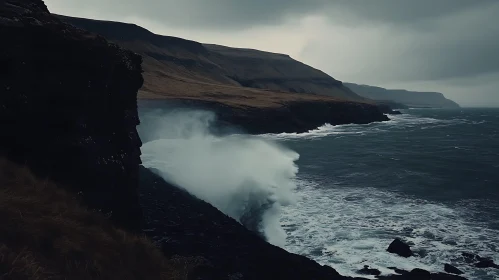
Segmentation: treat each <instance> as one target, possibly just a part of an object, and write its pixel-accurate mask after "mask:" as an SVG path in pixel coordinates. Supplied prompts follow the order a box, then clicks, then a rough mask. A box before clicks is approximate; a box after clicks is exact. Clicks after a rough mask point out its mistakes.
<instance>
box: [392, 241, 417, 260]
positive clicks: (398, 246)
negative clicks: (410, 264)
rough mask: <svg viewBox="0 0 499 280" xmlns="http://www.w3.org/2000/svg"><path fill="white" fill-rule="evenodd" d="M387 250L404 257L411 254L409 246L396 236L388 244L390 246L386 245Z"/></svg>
mask: <svg viewBox="0 0 499 280" xmlns="http://www.w3.org/2000/svg"><path fill="white" fill-rule="evenodd" d="M387 251H388V252H390V253H392V254H397V255H399V256H401V257H404V258H408V257H410V256H412V255H413V253H412V251H411V247H409V245H407V244H406V243H404V242H403V241H402V240H400V239H398V238H397V239H395V240H393V242H392V243H391V244H390V246H388V249H387Z"/></svg>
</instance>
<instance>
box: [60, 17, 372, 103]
mask: <svg viewBox="0 0 499 280" xmlns="http://www.w3.org/2000/svg"><path fill="white" fill-rule="evenodd" d="M59 18H61V19H62V20H64V21H66V22H68V23H71V24H73V25H75V26H78V27H81V28H84V29H87V30H89V31H92V32H95V33H98V34H101V35H103V36H105V37H106V38H108V39H109V40H112V41H113V42H116V43H118V44H120V45H121V46H123V47H126V48H128V49H131V50H133V51H135V52H137V53H140V54H141V55H142V56H143V57H144V64H143V67H144V71H145V72H144V78H145V84H144V87H143V88H142V90H141V92H140V93H139V98H143V99H171V98H186V99H191V100H192V99H196V100H204V101H215V102H219V103H223V104H227V105H229V106H251V107H279V106H281V105H282V104H283V103H287V102H296V101H302V100H303V101H324V102H330V101H338V100H350V101H361V102H369V101H368V100H366V99H365V98H362V97H360V96H358V95H357V94H355V93H353V92H352V91H351V90H350V89H348V88H347V87H345V86H343V84H342V82H341V81H338V80H335V79H334V78H332V77H330V76H328V75H327V74H325V73H323V72H322V71H320V70H317V69H314V68H312V67H310V66H308V65H305V64H303V63H301V62H299V61H296V60H294V59H292V58H291V57H289V56H288V55H283V54H275V53H269V52H264V51H258V50H250V49H237V48H229V47H224V46H218V45H209V44H201V43H198V42H194V41H189V40H184V39H180V38H175V37H169V36H161V35H156V34H153V33H151V32H149V31H148V30H146V29H144V28H141V27H139V26H137V25H134V24H125V23H119V22H109V21H97V20H89V19H81V18H72V17H66V16H59Z"/></svg>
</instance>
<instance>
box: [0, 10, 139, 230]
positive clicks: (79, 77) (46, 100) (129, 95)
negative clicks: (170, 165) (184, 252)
mask: <svg viewBox="0 0 499 280" xmlns="http://www.w3.org/2000/svg"><path fill="white" fill-rule="evenodd" d="M0 38H3V39H2V44H0V125H1V131H2V137H0V154H1V155H3V156H6V157H8V158H9V159H11V160H14V161H17V162H19V163H23V164H27V165H28V166H29V167H30V168H32V169H33V170H35V171H36V172H37V173H38V174H39V175H41V176H46V177H50V178H51V179H53V180H55V181H58V182H60V183H63V184H64V185H66V186H68V187H69V188H71V189H72V190H74V191H75V192H78V193H80V194H82V196H83V198H84V200H85V202H86V203H87V205H89V206H90V207H92V208H95V209H101V210H102V211H103V212H106V213H109V214H110V215H111V217H112V218H113V219H114V220H115V221H116V222H117V223H118V224H119V225H122V226H125V227H127V228H137V229H139V228H140V221H141V211H140V207H139V204H138V199H137V191H136V189H137V184H138V183H137V182H138V181H137V180H138V167H139V163H140V146H141V142H140V139H139V136H138V134H137V131H136V126H137V125H138V123H139V119H138V115H137V103H136V101H137V100H136V96H137V91H138V89H139V88H140V87H141V86H142V84H143V78H142V75H141V73H142V68H141V61H142V58H141V57H140V56H139V55H137V54H135V53H132V52H130V51H127V50H124V49H122V48H120V47H118V46H116V45H114V44H110V43H108V42H107V41H106V40H105V39H104V38H103V37H101V36H97V35H94V34H91V33H89V32H87V31H84V30H81V29H77V28H75V27H73V26H70V25H68V24H65V23H62V22H61V21H60V20H59V19H57V18H55V17H53V16H52V15H51V14H50V13H49V12H48V10H47V8H46V6H45V5H44V3H43V1H41V0H31V1H30V0H8V1H2V2H0Z"/></svg>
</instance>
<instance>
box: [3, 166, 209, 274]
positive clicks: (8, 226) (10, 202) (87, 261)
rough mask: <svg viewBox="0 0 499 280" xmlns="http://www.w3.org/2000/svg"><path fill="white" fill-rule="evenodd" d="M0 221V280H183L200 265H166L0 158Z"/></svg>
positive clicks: (71, 198) (176, 261)
mask: <svg viewBox="0 0 499 280" xmlns="http://www.w3.org/2000/svg"><path fill="white" fill-rule="evenodd" d="M0 219H1V221H2V222H1V223H0V279H5V280H7V279H17V280H24V279H26V280H28V279H74V280H90V279H130V280H131V279H137V280H142V279H150V280H153V279H154V280H160V279H164V280H173V279H176V280H187V277H184V276H185V275H186V274H188V273H193V272H194V271H192V270H193V267H195V266H196V263H199V262H198V261H196V258H180V257H172V258H171V259H166V258H165V256H164V255H163V254H162V253H161V251H160V250H158V248H157V247H156V246H154V244H153V243H152V242H150V241H149V240H147V239H145V238H143V237H141V236H137V235H133V234H131V233H129V232H125V231H123V230H120V229H117V228H115V227H114V226H112V225H111V223H110V222H109V220H107V219H106V218H105V217H104V215H102V214H101V213H96V212H93V211H88V210H87V209H85V207H83V206H82V205H80V204H79V203H78V199H77V198H76V197H75V195H72V194H70V193H68V192H66V191H65V190H64V189H62V188H60V187H59V186H57V185H56V184H54V183H53V182H50V181H47V180H46V179H40V178H37V177H36V176H34V174H32V173H31V172H30V170H29V169H28V168H26V167H23V166H19V165H16V164H13V163H12V162H10V161H7V160H5V159H2V158H0ZM186 264H187V265H186ZM186 268H187V269H186Z"/></svg>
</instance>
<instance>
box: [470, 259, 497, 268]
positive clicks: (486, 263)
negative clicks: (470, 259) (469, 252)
mask: <svg viewBox="0 0 499 280" xmlns="http://www.w3.org/2000/svg"><path fill="white" fill-rule="evenodd" d="M475 267H478V268H496V269H499V265H497V264H495V263H494V261H493V260H491V259H482V260H480V261H479V262H477V263H475Z"/></svg>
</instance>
